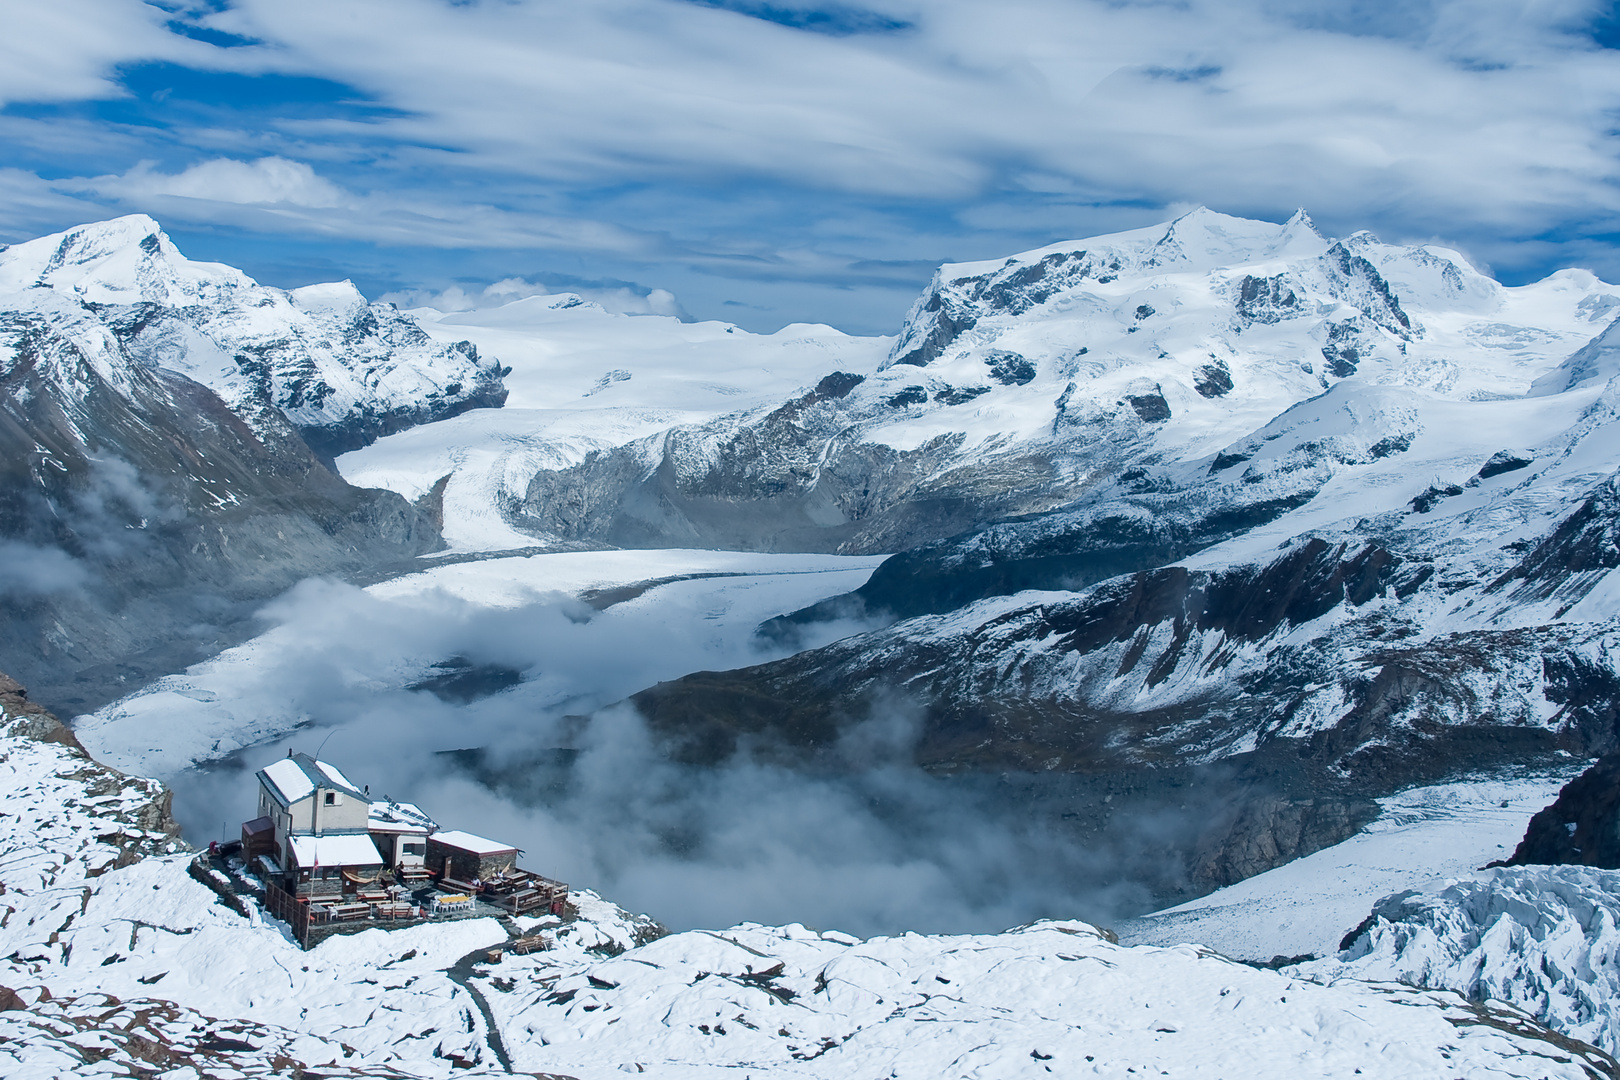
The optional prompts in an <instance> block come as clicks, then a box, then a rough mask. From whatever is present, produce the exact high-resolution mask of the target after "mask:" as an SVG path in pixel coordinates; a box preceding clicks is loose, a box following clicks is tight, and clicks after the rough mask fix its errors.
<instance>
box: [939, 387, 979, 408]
mask: <svg viewBox="0 0 1620 1080" xmlns="http://www.w3.org/2000/svg"><path fill="white" fill-rule="evenodd" d="M989 392H990V388H989V387H988V386H947V387H945V388H944V389H942V390H940V391H939V392H938V393H936V394H935V395H934V400H935V401H937V402H939V403H940V404H941V405H966V404H967V403H968V402H970V401H972V400H973V399H974V398H976V397H980V396H982V395H984V394H988V393H989Z"/></svg>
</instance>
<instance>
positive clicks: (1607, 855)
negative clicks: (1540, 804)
mask: <svg viewBox="0 0 1620 1080" xmlns="http://www.w3.org/2000/svg"><path fill="white" fill-rule="evenodd" d="M1531 863H1534V864H1542V865H1557V864H1563V863H1572V864H1575V865H1577V866H1597V867H1601V868H1602V869H1605V870H1620V753H1610V754H1606V755H1605V756H1603V757H1601V758H1599V759H1598V760H1597V762H1596V763H1595V764H1593V766H1592V767H1591V768H1590V769H1587V770H1586V771H1585V772H1583V773H1582V774H1581V775H1579V776H1577V777H1576V778H1575V779H1573V780H1571V781H1570V782H1569V783H1568V784H1566V785H1564V789H1563V790H1562V791H1560V792H1559V793H1558V798H1557V799H1555V800H1554V801H1553V804H1552V805H1551V806H1549V807H1547V808H1546V809H1545V810H1542V811H1541V812H1539V813H1538V814H1536V816H1535V817H1533V818H1531V819H1530V827H1529V828H1528V829H1526V830H1525V833H1524V839H1523V840H1521V841H1519V846H1518V847H1517V848H1515V849H1514V851H1513V855H1512V857H1511V858H1509V859H1507V860H1506V862H1505V863H1504V864H1503V865H1506V866H1524V865H1526V864H1531Z"/></svg>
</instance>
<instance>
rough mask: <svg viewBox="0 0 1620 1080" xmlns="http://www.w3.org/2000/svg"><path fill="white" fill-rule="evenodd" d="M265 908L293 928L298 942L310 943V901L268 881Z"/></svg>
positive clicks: (302, 943)
mask: <svg viewBox="0 0 1620 1080" xmlns="http://www.w3.org/2000/svg"><path fill="white" fill-rule="evenodd" d="M264 906H265V909H266V910H268V911H269V912H270V914H272V915H274V916H275V917H276V918H278V919H280V920H281V921H282V922H284V923H286V924H287V925H288V927H290V928H291V929H292V932H293V937H295V938H297V939H298V944H300V945H303V946H305V947H306V948H307V947H308V945H309V903H308V902H307V901H304V900H300V899H298V897H296V896H294V895H293V894H292V893H289V892H287V891H286V890H285V889H281V888H278V887H277V886H275V885H273V884H270V883H268V882H266V884H265V890H264Z"/></svg>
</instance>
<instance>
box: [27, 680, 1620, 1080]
mask: <svg viewBox="0 0 1620 1080" xmlns="http://www.w3.org/2000/svg"><path fill="white" fill-rule="evenodd" d="M4 690H5V692H0V716H3V719H0V724H3V727H0V790H3V792H4V794H5V797H6V805H7V807H8V808H10V812H8V813H7V814H6V815H5V816H4V817H0V859H3V860H4V863H3V865H4V866H5V867H6V885H7V888H6V893H5V896H4V901H3V903H4V906H5V909H6V918H5V919H4V920H0V954H3V955H4V959H0V979H3V980H4V982H3V985H4V986H5V988H6V989H4V990H0V1063H3V1065H0V1068H3V1070H4V1071H5V1073H6V1075H7V1076H14V1077H18V1078H23V1077H27V1078H34V1077H39V1078H45V1077H61V1076H77V1075H87V1076H88V1075H106V1074H107V1073H108V1071H109V1070H112V1069H121V1070H123V1071H124V1072H125V1073H126V1074H130V1075H147V1074H149V1072H150V1071H152V1067H158V1068H163V1069H167V1070H169V1072H168V1075H187V1076H200V1077H220V1078H224V1077H241V1076H259V1075H305V1074H306V1073H305V1070H308V1071H309V1072H313V1073H318V1074H319V1075H322V1076H339V1077H348V1076H355V1077H359V1076H374V1077H431V1078H446V1077H449V1076H488V1075H506V1074H510V1073H513V1072H521V1073H528V1074H531V1075H543V1076H563V1075H566V1076H572V1077H578V1078H580V1080H605V1078H607V1077H614V1076H620V1075H623V1074H624V1073H627V1072H628V1073H634V1074H647V1075H653V1076H680V1077H693V1078H697V1077H721V1076H727V1077H730V1076H736V1075H739V1073H738V1070H743V1071H744V1073H746V1074H748V1075H769V1076H793V1077H804V1078H812V1077H840V1078H841V1077H847V1076H851V1075H885V1076H893V1077H916V1078H924V1077H927V1078H930V1080H932V1078H935V1077H941V1076H963V1077H966V1076H986V1075H994V1076H998V1077H1001V1076H1006V1077H1015V1076H1018V1077H1022V1076H1027V1077H1045V1076H1050V1075H1082V1074H1097V1075H1118V1076H1123V1075H1132V1074H1138V1073H1142V1074H1148V1075H1200V1074H1202V1075H1212V1076H1229V1075H1236V1074H1239V1073H1241V1074H1242V1075H1245V1076H1255V1077H1273V1076H1274V1077H1279V1078H1282V1077H1287V1078H1290V1080H1291V1078H1293V1077H1298V1076H1324V1077H1326V1076H1345V1077H1349V1076H1363V1077H1392V1078H1394V1077H1399V1078H1401V1080H1410V1078H1414V1077H1434V1078H1436V1080H1441V1078H1450V1077H1454V1076H1457V1075H1465V1076H1469V1077H1504V1078H1506V1077H1526V1076H1531V1075H1533V1076H1538V1077H1545V1078H1558V1080H1563V1078H1566V1077H1567V1078H1570V1080H1585V1078H1588V1077H1590V1076H1593V1075H1602V1074H1605V1073H1606V1072H1608V1071H1609V1070H1610V1069H1611V1068H1612V1064H1613V1062H1612V1059H1611V1058H1608V1057H1607V1056H1606V1055H1604V1054H1603V1052H1602V1051H1600V1050H1597V1049H1596V1048H1594V1047H1591V1046H1586V1045H1584V1044H1581V1043H1579V1042H1576V1041H1575V1040H1573V1039H1570V1038H1568V1037H1566V1036H1562V1035H1560V1034H1558V1033H1556V1032H1554V1031H1550V1030H1548V1029H1546V1028H1543V1027H1542V1026H1540V1025H1539V1024H1537V1023H1536V1022H1535V1021H1534V1020H1532V1019H1531V1018H1530V1017H1529V1016H1527V1015H1525V1014H1524V1013H1523V1012H1519V1011H1516V1010H1514V1009H1512V1008H1509V1007H1507V1006H1505V1005H1503V1004H1501V1003H1495V1002H1470V1001H1468V1000H1466V999H1464V998H1463V997H1461V996H1460V995H1458V994H1456V993H1454V992H1451V991H1447V990H1419V989H1412V988H1408V987H1402V986H1398V985H1393V984H1376V983H1366V982H1358V981H1356V980H1353V979H1347V978H1339V979H1336V980H1334V981H1332V982H1330V983H1329V982H1317V981H1312V980H1310V979H1307V978H1303V977H1300V976H1298V975H1295V974H1292V973H1288V974H1279V973H1277V972H1273V971H1266V970H1260V969H1256V968H1253V967H1248V966H1245V965H1242V964H1238V963H1234V962H1233V961H1230V960H1227V959H1225V958H1223V957H1220V956H1218V955H1217V954H1214V953H1212V952H1209V951H1208V950H1204V949H1200V948H1197V947H1194V946H1181V947H1177V948H1169V949H1161V948H1150V947H1138V948H1126V947H1122V946H1119V945H1117V944H1114V943H1113V942H1112V941H1111V940H1110V937H1109V935H1107V934H1106V933H1105V932H1103V931H1100V930H1098V929H1096V928H1095V927H1092V926H1089V925H1086V924H1084V923H1077V922H1042V923H1037V924H1034V925H1031V926H1027V927H1021V928H1018V929H1015V930H1011V931H1008V932H1006V933H1003V934H991V935H977V936H957V937H928V936H921V935H915V934H908V935H905V936H902V937H894V938H874V939H871V940H867V941H862V940H860V939H857V938H854V937H851V936H849V935H847V934H841V933H838V932H836V931H824V932H817V931H812V930H808V929H806V928H805V927H803V926H785V927H766V926H759V925H753V924H745V925H740V926H736V927H733V928H731V929H729V930H723V931H690V932H687V933H683V934H675V935H670V936H666V937H662V938H660V939H657V940H653V941H651V942H650V943H646V942H645V938H646V937H647V936H648V929H649V927H648V924H647V922H646V920H645V919H636V918H632V917H629V916H627V915H625V913H623V912H622V911H620V910H618V909H617V908H615V907H614V906H613V905H612V904H609V903H606V902H604V901H601V900H600V899H598V898H596V897H594V896H593V895H591V894H589V893H580V894H576V897H575V906H576V908H577V915H576V917H574V918H572V919H570V920H568V921H562V922H560V921H559V920H558V919H556V918H555V917H553V916H546V917H544V918H541V919H529V918H524V919H521V920H520V922H521V923H522V924H523V925H521V926H515V927H507V926H505V925H503V924H502V922H500V921H497V920H494V919H472V920H467V921H464V922H452V923H446V924H441V925H434V924H428V925H421V926H416V927H411V928H408V929H405V930H400V931H394V932H389V931H385V930H378V929H373V930H368V931H365V932H363V933H360V934H355V935H350V936H343V937H334V938H330V939H328V940H326V941H324V942H322V943H321V944H320V945H318V946H317V947H316V948H314V949H312V950H309V951H307V952H305V951H302V950H300V949H299V948H298V946H297V945H296V944H295V943H294V942H293V941H292V940H291V939H290V934H289V933H288V931H287V930H286V928H285V927H283V926H281V925H280V924H279V923H277V922H276V921H275V920H273V919H271V918H270V917H268V916H267V915H265V914H264V913H263V912H262V911H261V910H260V909H259V908H258V907H257V906H247V907H246V908H245V911H246V915H245V916H244V915H243V914H240V913H238V912H237V911H235V910H232V908H230V907H228V906H226V905H225V904H223V903H221V902H220V901H219V898H218V897H217V896H216V894H215V892H214V891H212V890H211V889H210V888H208V887H205V885H204V884H203V883H202V882H201V881H200V880H198V879H199V878H203V877H206V874H204V873H199V874H197V875H192V874H188V872H187V865H188V863H189V862H190V856H189V854H186V853H180V852H177V851H176V850H175V848H176V845H175V843H174V841H173V840H172V839H171V838H170V837H168V836H167V835H166V834H165V833H164V832H162V831H161V829H154V828H153V827H152V826H153V825H154V824H157V822H155V821H150V822H149V821H146V820H145V819H144V818H142V816H141V815H142V813H143V812H144V809H145V808H149V807H151V806H153V800H154V796H157V797H158V798H161V794H162V793H161V789H159V788H158V786H157V785H155V784H152V783H150V782H146V781H139V780H132V779H130V778H127V777H121V776H119V774H116V773H113V772H112V771H111V770H108V769H105V768H103V767H101V766H98V765H96V764H95V763H93V762H90V761H87V759H86V758H85V756H84V754H83V752H82V751H80V750H78V749H77V748H76V747H75V746H73V745H72V742H71V737H67V736H65V735H64V733H63V732H62V729H61V728H60V726H59V725H56V724H55V722H54V720H53V719H51V718H50V717H49V716H48V715H43V714H41V713H39V711H38V710H36V709H30V708H29V707H28V706H27V705H26V704H25V703H23V702H22V701H21V699H19V697H18V695H17V694H16V692H15V686H14V684H8V686H7V687H6V688H4ZM514 930H518V931H522V932H528V933H536V932H537V933H540V934H542V935H544V936H545V937H546V938H547V939H549V942H550V948H548V949H546V950H544V951H541V952H533V953H529V954H527V955H523V956H519V955H516V954H514V953H506V954H505V955H502V956H501V957H499V958H498V959H496V958H493V957H491V956H489V955H488V950H490V949H491V948H492V947H494V946H498V945H500V944H501V943H502V942H504V941H506V940H508V938H509V935H510V934H511V933H512V932H513V931H514ZM1527 1065H1528V1067H1529V1068H1530V1070H1531V1071H1526V1070H1527Z"/></svg>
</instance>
